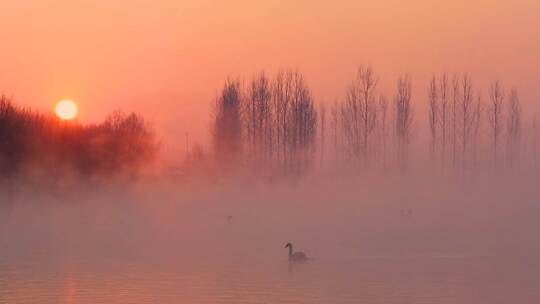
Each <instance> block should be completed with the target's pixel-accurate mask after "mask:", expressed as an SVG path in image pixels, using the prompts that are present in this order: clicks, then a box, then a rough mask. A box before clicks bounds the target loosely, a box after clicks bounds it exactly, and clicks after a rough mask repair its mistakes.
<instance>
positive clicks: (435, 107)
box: [428, 75, 439, 165]
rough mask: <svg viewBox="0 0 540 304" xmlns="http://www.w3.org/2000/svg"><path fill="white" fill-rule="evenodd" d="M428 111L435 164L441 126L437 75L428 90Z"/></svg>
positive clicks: (432, 158) (432, 79) (433, 161)
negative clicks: (438, 133)
mask: <svg viewBox="0 0 540 304" xmlns="http://www.w3.org/2000/svg"><path fill="white" fill-rule="evenodd" d="M428 109H429V110H428V111H429V113H428V114H429V115H428V117H429V128H430V131H431V132H430V134H431V161H432V165H434V163H435V154H436V146H437V127H438V125H439V92H438V89H437V79H436V78H435V75H433V78H431V81H430V83H429V88H428Z"/></svg>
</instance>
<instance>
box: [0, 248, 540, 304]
mask: <svg viewBox="0 0 540 304" xmlns="http://www.w3.org/2000/svg"><path fill="white" fill-rule="evenodd" d="M60 256H61V257H57V258H55V256H54V255H53V256H51V255H50V253H47V252H42V253H35V254H27V255H25V257H26V258H25V259H24V260H22V259H19V258H16V257H11V258H10V257H5V256H4V257H3V258H2V259H1V260H0V303H441V304H442V303H501V304H503V303H504V304H507V303H531V304H533V303H538V302H539V301H540V288H538V283H539V282H540V267H539V262H538V259H526V258H496V257H427V256H424V257H401V258H400V257H360V258H357V259H349V260H336V259H332V260H328V259H322V258H321V259H313V260H311V261H309V262H306V263H300V264H290V263H289V262H288V261H287V260H286V259H277V260H275V261H261V260H256V259H252V260H239V259H236V260H234V261H233V260H231V261H228V262H225V261H220V262H217V261H205V260H197V259H194V260H191V261H184V260H181V259H175V258H174V257H171V256H168V257H167V256H159V257H156V258H153V257H152V256H146V257H140V256H139V257H132V258H118V257H114V258H106V257H103V256H100V257H90V256H85V255H80V256H66V255H64V254H60Z"/></svg>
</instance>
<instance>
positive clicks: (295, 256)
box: [285, 243, 307, 261]
mask: <svg viewBox="0 0 540 304" xmlns="http://www.w3.org/2000/svg"><path fill="white" fill-rule="evenodd" d="M285 248H289V261H305V260H307V256H306V254H305V253H303V252H301V251H297V252H294V250H293V246H292V244H291V243H287V244H286V245H285Z"/></svg>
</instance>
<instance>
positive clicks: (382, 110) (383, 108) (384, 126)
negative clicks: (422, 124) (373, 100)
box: [379, 96, 388, 169]
mask: <svg viewBox="0 0 540 304" xmlns="http://www.w3.org/2000/svg"><path fill="white" fill-rule="evenodd" d="M379 117H380V119H379V124H380V125H379V130H380V138H381V143H380V145H381V158H382V166H383V169H386V154H387V144H388V99H386V97H384V96H381V97H380V98H379Z"/></svg>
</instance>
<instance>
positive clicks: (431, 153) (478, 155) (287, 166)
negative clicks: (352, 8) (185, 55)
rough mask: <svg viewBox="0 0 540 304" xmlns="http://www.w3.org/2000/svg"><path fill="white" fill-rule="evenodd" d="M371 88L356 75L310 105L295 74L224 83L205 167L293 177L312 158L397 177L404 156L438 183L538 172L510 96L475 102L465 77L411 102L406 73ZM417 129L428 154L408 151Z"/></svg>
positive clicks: (533, 127)
mask: <svg viewBox="0 0 540 304" xmlns="http://www.w3.org/2000/svg"><path fill="white" fill-rule="evenodd" d="M378 84H379V77H378V76H377V75H376V74H375V72H374V70H373V69H372V68H371V67H370V66H360V67H359V68H358V70H357V73H356V76H355V78H354V79H353V80H352V81H351V83H350V84H349V86H348V87H347V89H346V91H345V92H344V97H343V98H341V99H339V100H337V101H335V102H333V103H331V104H325V103H319V104H318V105H316V104H315V101H314V98H313V95H312V93H311V90H310V89H309V87H308V85H307V84H306V82H305V80H304V77H303V76H302V74H301V73H300V72H299V71H298V70H293V69H286V70H282V71H279V72H278V73H277V74H276V75H275V76H273V77H270V76H268V75H267V74H266V73H265V72H261V73H260V74H259V75H257V76H256V77H253V78H252V79H251V80H249V81H248V82H246V83H244V82H240V81H239V80H231V79H229V80H227V81H226V82H225V84H224V86H223V88H222V90H221V92H220V94H219V95H218V97H217V98H216V101H215V103H214V107H213V113H212V117H211V120H212V126H211V131H212V152H213V155H214V156H215V158H214V159H215V160H216V161H217V163H218V164H221V165H230V166H235V167H247V168H251V169H255V171H257V172H273V173H294V174H302V173H304V172H306V171H307V170H309V169H310V168H313V167H314V166H313V165H314V164H316V163H317V162H315V160H317V159H319V160H320V164H321V166H327V167H329V168H332V169H337V170H352V171H355V172H362V171H365V170H394V169H395V170H405V169H407V168H408V167H410V166H411V154H412V152H411V151H414V153H415V154H418V153H422V154H423V155H426V156H428V157H429V158H430V159H431V160H430V163H431V167H432V169H433V171H434V172H437V173H441V174H451V173H455V172H462V173H469V172H473V171H475V170H478V169H481V168H483V169H486V168H493V169H496V170H498V169H500V168H502V167H505V168H512V167H514V166H516V165H517V164H519V163H523V161H532V163H533V164H534V165H535V166H536V165H537V164H538V130H537V120H536V118H535V117H531V118H530V121H527V122H525V120H524V118H523V109H522V104H521V101H520V98H519V95H518V92H517V90H516V89H511V90H509V91H507V90H506V89H505V87H504V85H503V84H502V83H501V82H500V81H494V82H493V83H492V84H491V85H490V86H489V88H487V95H486V96H483V95H482V94H481V92H482V91H481V90H480V89H479V88H476V87H475V86H474V84H473V80H472V78H471V76H470V75H468V74H467V73H464V74H461V75H460V74H457V73H454V74H448V73H442V74H440V75H433V77H432V78H431V80H430V81H429V83H428V85H427V88H426V90H425V91H424V92H416V93H413V91H412V80H411V78H410V77H409V76H408V75H407V74H404V75H401V76H400V77H399V78H398V79H397V81H396V83H395V89H394V92H390V94H388V93H387V92H382V91H381V90H380V89H379V87H378ZM418 100H422V101H423V100H427V106H426V107H424V109H425V110H426V111H427V113H426V114H427V115H425V117H426V118H425V119H426V120H427V121H425V120H424V117H420V118H418V117H417V115H416V114H417V113H416V112H417V111H418V110H417V109H416V108H417V105H418V104H420V103H419V102H418ZM424 104H425V103H424ZM327 107H329V112H328V114H329V115H328V117H327ZM327 120H328V122H327ZM422 125H425V126H426V128H425V130H426V131H429V132H425V133H427V134H429V135H428V137H429V147H427V149H422V147H421V146H419V145H418V144H416V145H413V143H414V142H417V143H419V142H420V141H413V139H415V138H417V136H416V135H417V134H421V133H422V131H424V130H421V126H422ZM525 131H527V132H525ZM525 133H527V134H525ZM525 135H527V136H525ZM325 146H329V148H325ZM413 148H414V150H413ZM526 150H527V151H526ZM426 152H427V153H426ZM317 156H318V157H317Z"/></svg>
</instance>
